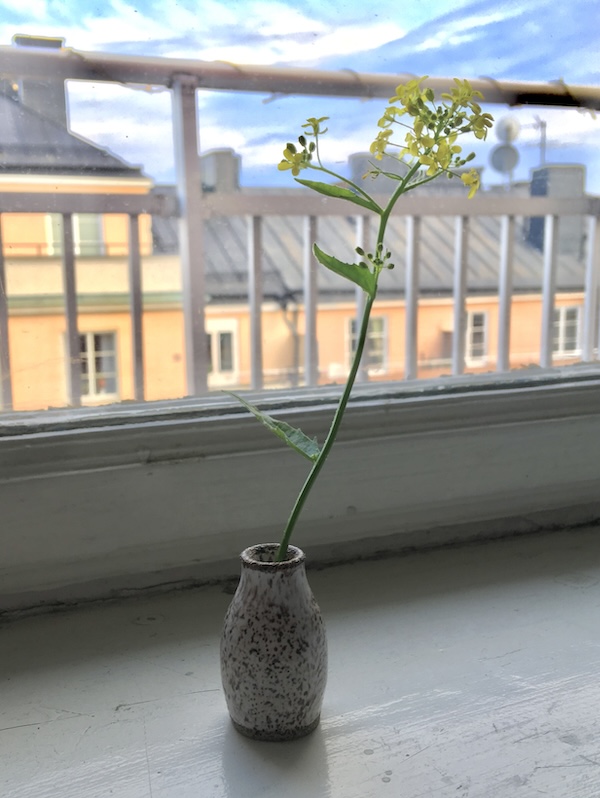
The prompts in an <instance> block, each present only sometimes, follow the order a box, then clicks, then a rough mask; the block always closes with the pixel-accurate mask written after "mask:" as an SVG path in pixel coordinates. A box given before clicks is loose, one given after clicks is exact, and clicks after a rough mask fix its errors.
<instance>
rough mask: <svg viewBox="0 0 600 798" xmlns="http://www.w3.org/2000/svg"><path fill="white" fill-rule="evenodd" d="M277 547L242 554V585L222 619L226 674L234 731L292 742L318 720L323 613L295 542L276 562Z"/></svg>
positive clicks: (324, 671) (323, 654) (323, 660)
mask: <svg viewBox="0 0 600 798" xmlns="http://www.w3.org/2000/svg"><path fill="white" fill-rule="evenodd" d="M277 548H278V546H277V544H274V543H265V544H260V545H258V546H251V547H250V548H248V549H245V550H244V551H243V552H242V554H241V561H242V573H241V579H240V583H239V585H238V588H237V591H236V593H235V595H234V597H233V600H232V602H231V604H230V606H229V609H228V611H227V614H226V616H225V624H224V628H223V635H222V638H221V678H222V681H223V690H224V692H225V700H226V702H227V708H228V710H229V714H230V716H231V720H232V721H233V724H234V726H235V728H236V729H237V730H238V731H239V732H241V733H242V734H244V735H246V736H247V737H252V738H253V739H256V740H271V741H278V740H293V739H296V738H298V737H304V736H305V735H306V734H310V732H311V731H313V730H314V729H315V728H316V727H317V726H318V724H319V718H320V715H321V705H322V702H323V693H324V691H325V682H326V680H327V642H326V639H325V627H324V624H323V619H322V618H321V612H320V610H319V607H318V605H317V603H316V601H315V599H314V596H313V594H312V591H311V589H310V586H309V584H308V580H307V578H306V572H305V568H304V553H303V552H302V551H301V550H300V549H298V548H296V547H295V546H290V547H289V548H288V559H286V560H285V561H283V562H274V559H275V554H276V552H277Z"/></svg>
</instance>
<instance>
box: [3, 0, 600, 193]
mask: <svg viewBox="0 0 600 798" xmlns="http://www.w3.org/2000/svg"><path fill="white" fill-rule="evenodd" d="M595 17H597V7H596V0H569V2H567V3H556V1H555V0H554V2H548V0H520V1H519V2H499V1H498V0H478V2H460V1H459V2H457V1H456V0H452V1H451V0H421V2H412V3H402V2H398V0H381V1H380V2H376V3H365V2H358V0H352V1H344V0H330V1H329V2H327V3H325V2H323V1H322V0H300V2H298V1H297V0H296V1H294V2H291V1H289V0H280V1H279V2H271V1H270V0H177V2H175V1H174V0H162V2H159V1H157V2H154V1H153V0H142V2H137V3H134V2H129V0H105V2H102V3H100V2H88V1H87V0H79V1H78V0H20V2H19V3H15V2H14V0H0V44H5V45H8V44H10V42H11V39H12V36H13V35H14V34H15V33H29V34H36V35H45V36H62V37H64V38H65V40H66V44H67V46H70V47H73V48H75V49H78V50H105V51H109V52H116V53H126V54H140V55H157V56H167V57H169V56H170V57H182V58H198V59H203V60H226V61H233V62H236V63H240V64H244V63H247V64H282V65H283V64H285V65H292V66H298V67H302V66H305V67H317V68H329V69H342V68H350V69H353V70H355V71H359V72H360V71H369V72H387V73H401V72H415V73H419V74H424V73H428V74H432V75H447V76H454V75H456V76H458V77H478V76H484V75H485V76H490V77H492V78H497V79H498V78H509V79H510V78H512V79H521V80H558V79H563V80H565V81H566V82H567V83H592V84H598V83H600V65H599V61H600V59H599V58H598V54H599V53H600V34H599V33H598V32H597V31H598V27H597V26H596V25H591V24H590V22H591V20H593V19H594V18H595ZM69 102H70V115H71V126H72V128H73V130H74V131H75V132H77V133H79V134H81V135H83V136H85V137H86V138H88V139H90V140H92V141H94V142H97V143H98V144H100V145H102V146H105V147H108V148H110V149H111V150H112V151H113V152H115V153H116V154H117V155H120V156H121V157H123V158H125V159H126V160H128V161H129V162H131V163H135V164H141V165H143V167H144V169H145V171H146V173H147V174H149V175H150V176H152V177H153V178H154V179H155V180H157V181H169V180H172V178H173V156H172V143H171V123H170V98H169V94H168V92H166V91H162V92H161V91H159V92H148V91H144V90H142V89H140V88H137V89H134V88H126V87H121V86H117V85H111V84H93V85H92V84H78V83H71V84H69ZM382 107H383V103H382V102H381V101H370V102H361V101H353V100H335V101H332V100H327V99H323V98H320V99H316V98H310V97H309V98H301V99H300V98H275V99H273V98H270V97H267V96H261V95H243V96H242V95H232V94H230V93H225V92H221V93H210V92H202V93H201V94H200V125H201V128H200V130H201V148H202V149H203V150H206V149H210V148H212V147H222V146H229V147H233V148H234V149H235V150H237V151H238V152H239V153H240V154H241V155H242V158H243V173H242V181H243V182H244V183H245V184H257V183H260V184H271V185H274V184H280V183H281V180H282V179H286V176H285V175H281V174H280V173H278V172H277V170H276V168H275V165H276V163H277V161H278V160H279V157H280V153H281V149H282V144H283V143H284V142H285V141H286V140H289V139H290V138H292V137H295V135H297V133H298V132H299V126H300V124H301V123H302V122H303V121H304V119H305V118H306V117H307V116H311V115H323V114H327V115H329V116H331V117H332V123H331V125H330V129H331V137H330V139H329V142H328V144H327V148H326V153H325V154H326V156H327V157H329V158H330V160H332V161H336V162H338V163H340V164H343V163H344V162H345V159H346V158H347V156H348V154H350V153H351V152H353V151H358V150H364V149H365V148H366V147H368V144H369V143H370V141H371V140H372V138H373V136H374V132H375V130H376V121H377V119H378V117H379V116H380V111H381V108H382ZM490 110H491V111H492V113H494V115H495V116H497V117H501V116H504V115H506V114H507V113H508V112H509V109H506V108H500V107H498V106H496V107H493V108H490ZM510 113H511V115H515V116H517V118H518V119H519V121H520V122H521V125H522V130H521V134H520V136H519V139H518V141H517V145H518V148H519V152H520V158H521V160H520V164H519V167H518V168H517V171H516V177H517V178H526V177H527V176H528V174H529V169H530V168H531V167H532V166H535V165H537V162H538V158H539V133H538V131H536V129H535V127H534V123H535V116H536V114H537V115H539V116H540V117H541V118H542V119H544V120H545V121H546V122H547V130H548V152H547V160H548V161H554V162H584V163H586V165H587V167H588V190H591V191H594V192H595V193H600V135H599V134H600V120H598V121H596V120H594V119H593V118H592V117H591V115H589V114H584V113H579V112H577V111H562V110H556V109H516V110H511V111H510ZM149 119H151V120H152V124H148V120H149ZM495 144H497V141H496V139H495V137H494V136H493V134H492V136H491V137H490V141H489V142H488V143H487V144H486V145H483V146H481V145H479V146H477V147H476V149H477V156H478V157H477V164H479V165H482V166H486V169H485V172H484V179H485V181H486V182H488V183H490V182H499V181H500V180H501V179H502V178H501V176H500V175H499V174H498V173H495V172H494V171H493V170H492V169H491V167H489V165H488V159H489V152H490V150H491V147H493V146H494V145H495ZM340 168H341V166H340Z"/></svg>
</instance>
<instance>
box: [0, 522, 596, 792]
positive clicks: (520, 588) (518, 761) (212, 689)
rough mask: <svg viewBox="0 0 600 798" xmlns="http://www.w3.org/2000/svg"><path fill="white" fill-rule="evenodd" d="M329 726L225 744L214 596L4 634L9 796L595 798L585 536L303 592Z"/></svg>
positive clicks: (521, 544)
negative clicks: (318, 646) (323, 668)
mask: <svg viewBox="0 0 600 798" xmlns="http://www.w3.org/2000/svg"><path fill="white" fill-rule="evenodd" d="M309 578H310V582H311V585H312V587H313V590H314V593H315V595H316V597H317V599H318V601H319V603H320V605H321V608H322V611H323V614H324V617H325V620H326V624H327V629H328V640H329V683H328V687H327V691H326V695H325V703H324V707H323V715H322V722H321V726H320V728H319V729H318V730H317V731H316V732H315V733H314V734H313V735H312V736H310V737H308V738H306V739H304V740H301V741H297V742H295V743H256V742H253V741H250V740H247V739H245V738H242V737H240V736H239V735H238V734H237V733H236V732H235V731H234V730H233V728H232V727H231V725H230V723H229V720H228V717H227V714H226V708H225V702H224V699H223V697H222V694H221V691H220V676H219V662H218V641H219V635H220V628H221V623H222V618H223V615H224V612H225V609H226V606H227V604H228V602H229V600H230V598H231V596H230V595H228V594H227V593H225V592H224V590H223V587H222V586H212V587H204V588H200V589H195V590H188V591H182V592H177V593H172V594H169V595H161V596H154V597H145V598H143V599H132V600H129V601H126V602H120V603H119V602H117V603H113V604H101V605H97V606H93V607H92V606H89V607H85V608H80V609H77V610H74V611H70V612H67V613H60V614H53V615H41V616H39V617H34V618H25V619H21V620H18V621H14V622H12V623H9V624H6V625H4V626H0V650H1V651H2V656H1V657H0V759H1V762H2V766H1V768H0V795H2V796H3V798H58V797H59V796H60V798H83V796H85V798H109V796H110V798H199V797H200V796H201V798H259V796H260V798H280V796H285V797H286V798H385V797H386V796H389V798H395V797H396V796H401V798H430V797H431V796H436V798H467V797H468V798H515V796H518V795H523V796H534V795H535V796H537V795H548V796H552V797H553V798H567V797H568V798H571V796H573V797H574V796H577V798H597V796H598V795H599V794H600V759H599V751H598V739H599V736H598V711H597V708H598V703H599V701H600V687H599V684H600V680H599V678H598V676H599V666H598V663H599V652H600V643H599V642H598V639H597V629H598V624H599V622H600V618H599V617H598V612H599V607H600V538H599V537H598V530H597V529H595V528H588V529H583V528H582V529H578V530H569V531H563V532H558V533H553V534H548V535H540V536H528V537H522V538H519V539H513V540H503V541H493V542H488V543H485V544H483V545H478V546H468V547H463V548H454V549H444V550H437V551H428V552H423V553H414V554H412V555H409V556H406V557H391V558H386V559H383V560H379V561H372V562H362V563H355V564H351V565H350V564H349V565H344V566H338V567H334V568H330V569H325V570H321V571H317V572H314V571H313V572H311V573H310V574H309Z"/></svg>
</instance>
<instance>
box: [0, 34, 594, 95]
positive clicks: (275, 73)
mask: <svg viewBox="0 0 600 798" xmlns="http://www.w3.org/2000/svg"><path fill="white" fill-rule="evenodd" d="M0 75H2V76H6V77H8V76H15V75H18V76H20V77H44V78H46V77H47V76H48V75H53V76H54V77H55V78H57V79H59V80H90V81H94V82H109V83H136V84H142V85H151V86H171V85H172V84H173V82H174V80H175V79H176V78H177V77H180V76H183V75H185V76H188V77H192V78H194V79H195V81H196V85H197V87H198V88H204V89H226V90H230V91H246V92H247V91H255V92H276V93H283V94H303V95H319V96H327V95H330V96H337V97H386V98H387V97H389V96H390V94H392V93H393V91H394V90H395V88H396V86H397V85H398V83H400V82H402V81H405V80H407V79H412V78H414V75H411V74H395V75H376V74H369V73H357V72H353V71H351V70H336V71H324V70H318V69H305V68H299V67H273V66H255V65H251V64H234V63H230V62H227V61H193V60H188V59H182V58H156V57H154V58H153V57H148V56H141V55H117V54H115V53H98V52H84V51H78V50H73V49H72V48H61V49H59V50H50V51H48V50H43V49H39V50H37V49H35V48H31V47H28V48H23V49H19V48H17V47H11V46H3V47H0ZM470 83H471V85H472V86H473V88H474V89H477V90H479V91H481V92H482V93H483V95H484V96H485V101H486V102H487V103H501V104H503V105H530V104H531V105H545V106H548V105H550V106H562V107H579V106H583V107H587V108H600V87H598V86H582V85H569V86H567V85H565V84H564V83H562V82H560V81H557V82H554V83H536V82H525V81H503V80H493V79H492V78H471V79H470ZM424 85H425V86H430V87H431V88H433V89H434V91H436V92H437V93H438V94H439V93H440V92H443V91H448V89H450V88H452V87H453V85H454V84H453V79H452V78H449V77H433V78H429V79H428V80H427V81H426V82H425V83H424Z"/></svg>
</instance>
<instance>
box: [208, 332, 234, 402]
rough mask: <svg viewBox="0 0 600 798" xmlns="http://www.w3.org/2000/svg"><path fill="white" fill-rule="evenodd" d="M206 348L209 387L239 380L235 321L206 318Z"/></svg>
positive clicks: (230, 383)
mask: <svg viewBox="0 0 600 798" xmlns="http://www.w3.org/2000/svg"><path fill="white" fill-rule="evenodd" d="M206 348H207V355H208V382H209V386H210V387H216V386H220V385H234V384H236V383H237V382H238V381H239V368H238V364H237V361H238V355H237V323H236V321H235V320H232V319H207V321H206Z"/></svg>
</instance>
